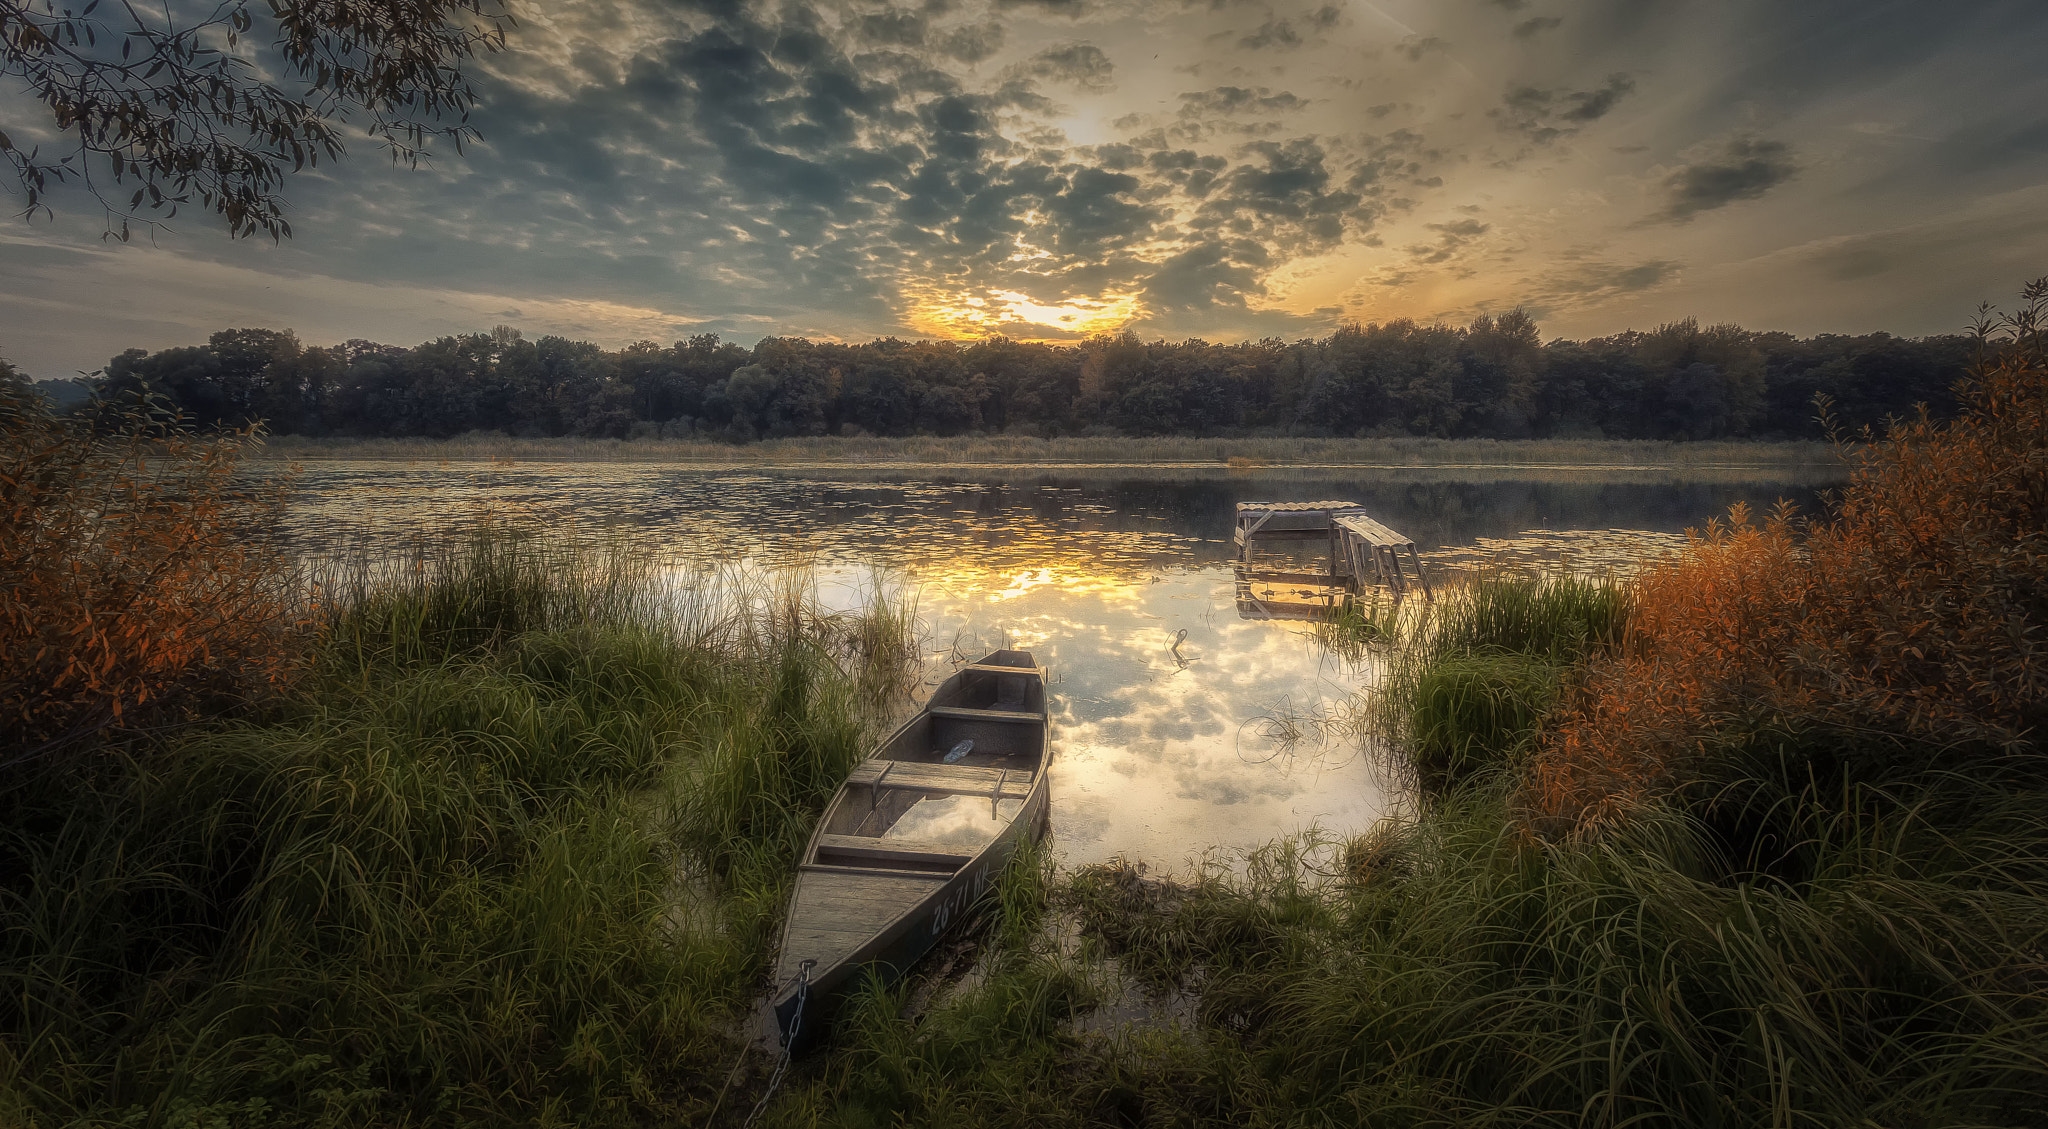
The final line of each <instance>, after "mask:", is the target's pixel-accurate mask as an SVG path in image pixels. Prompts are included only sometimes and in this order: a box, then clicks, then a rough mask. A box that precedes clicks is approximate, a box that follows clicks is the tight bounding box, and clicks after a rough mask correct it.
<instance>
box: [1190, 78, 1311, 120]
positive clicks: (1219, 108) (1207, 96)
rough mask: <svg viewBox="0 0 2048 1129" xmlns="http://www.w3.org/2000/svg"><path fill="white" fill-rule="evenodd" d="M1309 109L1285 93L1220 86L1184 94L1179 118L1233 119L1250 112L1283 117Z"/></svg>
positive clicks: (1262, 88) (1302, 102) (1304, 103)
mask: <svg viewBox="0 0 2048 1129" xmlns="http://www.w3.org/2000/svg"><path fill="white" fill-rule="evenodd" d="M1307 105H1308V103H1307V102H1306V101H1304V100H1302V99H1300V98H1297V97H1295V96H1294V95H1293V94H1291V93H1289V92H1288V91H1285V90H1283V91H1281V92H1280V93H1278V94H1275V93H1273V92H1272V91H1270V90H1268V89H1266V88H1265V87H1263V86H1261V87H1258V88H1257V89H1254V90H1247V89H1245V88H1244V87H1242V86H1218V87H1214V88H1212V89H1209V90H1196V91H1190V92H1188V93H1185V94H1182V95H1181V96H1180V116H1181V117H1184V118H1199V117H1202V116H1205V115H1209V114H1218V115H1230V114H1241V113H1245V112H1247V111H1251V112H1258V113H1284V112H1286V111H1289V110H1299V109H1301V108H1302V107H1304V106H1307Z"/></svg>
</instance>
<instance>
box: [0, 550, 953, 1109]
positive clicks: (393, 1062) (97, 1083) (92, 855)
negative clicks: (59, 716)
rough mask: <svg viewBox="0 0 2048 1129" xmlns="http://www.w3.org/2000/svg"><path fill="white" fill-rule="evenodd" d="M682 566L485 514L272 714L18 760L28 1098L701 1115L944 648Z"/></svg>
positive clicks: (14, 795) (11, 1050)
mask: <svg viewBox="0 0 2048 1129" xmlns="http://www.w3.org/2000/svg"><path fill="white" fill-rule="evenodd" d="M665 575H670V574H665V573H664V572H662V571H661V570H659V569H657V568H656V567H655V563H654V562H651V561H649V560H647V559H646V558H643V557H636V556H634V555H632V554H631V553H630V551H628V550H626V549H625V548H624V547H622V546H616V545H605V544H602V543H598V542H592V541H581V542H579V541H575V540H573V539H572V540H562V539H537V538H533V537H527V536H521V535H518V534H515V533H512V532H509V531H506V530H504V529H496V530H492V529H486V530H483V531H481V532H479V533H478V534H476V535H474V536H473V537H470V538H468V539H466V540H464V541H463V542H461V543H458V544H455V545H451V546H448V547H447V548H446V549H445V550H444V551H442V552H440V553H438V554H431V555H429V556H428V558H427V559H425V560H424V561H421V560H419V559H417V558H415V559H414V560H413V562H411V564H410V566H409V567H405V568H400V569H397V570H395V571H386V572H385V573H383V574H382V575H381V576H380V577H377V578H371V579H364V578H362V574H358V580H357V581H356V582H355V583H354V584H353V585H351V584H350V583H348V582H347V580H346V577H344V578H343V581H342V582H338V583H337V582H332V581H331V582H330V588H329V592H330V597H329V598H330V601H331V604H332V614H331V618H330V619H329V620H328V622H327V623H326V626H325V628H324V630H323V631H322V633H321V635H320V637H319V638H318V640H317V642H316V643H315V645H314V647H313V656H312V659H311V661H310V664H309V667H308V669H307V670H306V671H305V672H304V674H303V675H302V677H301V679H300V681H299V683H298V684H297V685H296V686H295V687H294V688H293V689H292V690H291V692H290V693H288V694H286V695H284V696H282V697H281V698H279V699H277V700H274V701H272V702H270V703H269V704H268V705H267V706H265V707H264V708H263V710H262V711H261V712H260V713H257V714H254V715H250V716H244V717H242V718H240V719H236V720H228V721H216V722H212V723H205V724H202V725H200V726H199V727H197V728H191V729H186V730H183V731H181V732H178V733H175V734H171V735H167V736H160V737H157V738H154V739H145V738H141V737H136V738H133V739H130V740H128V741H125V742H123V743H120V744H116V745H114V746H111V747H107V748H103V749H101V750H99V751H98V752H97V754H96V755H95V756H94V757H92V758H89V759H85V760H74V761H69V762H64V763H63V764H62V765H60V766H58V767H56V768H50V769H47V770H45V771H42V772H38V773H35V774H23V773H17V774H14V775H11V776H9V777H7V778H6V779H5V780H4V781H0V807H4V814H0V924H4V929H0V982H4V990H0V1123H6V1124H10V1125H22V1126H45V1125H46V1126H56V1125H109V1126H112V1125H122V1126H179V1127H184V1126H215V1125H220V1126H237V1127H239V1126H255V1125H270V1124H294V1125H362V1124H394V1125H396V1124H408V1125H466V1124H492V1125H497V1124H566V1123H575V1124H579V1125H607V1124H618V1125H627V1124H631V1125H641V1124H647V1123H649V1122H652V1121H661V1122H665V1123H667V1122H683V1123H688V1122H693V1121H699V1120H701V1119H702V1118H703V1117H704V1116H705V1114H706V1113H707V1112H708V1111H709V1109H710V1107H711V1105H712V1104H713V1102H714V1101H715V1100H716V1096H717V1090H718V1086H719V1084H720V1082H721V1080H723V1079H726V1078H728V1077H729V1076H730V1074H731V1068H732V1067H733V1064H734V1063H735V1061H737V1060H738V1058H739V1052H740V1047H741V1043H740V1041H739V1040H738V1039H736V1038H735V1030H736V1023H737V1021H738V1018H739V1017H740V1016H741V1015H743V1014H744V1013H745V1012H746V1010H747V1008H748V1007H749V1005H750V1003H751V1001H752V1000H753V998H754V997H755V995H756V994H757V988H758V985H759V983H760V980H761V977H762V976H763V975H764V973H765V968H766V958H767V953H768V951H769V949H770V947H771V945H772V940H773V930H774V928H775V925H776V922H777V921H778V920H779V918H780V913H781V902H782V899H783V895H784V890H785V887H786V883H787V881H788V878H789V875H790V874H791V871H792V866H793V860H794V856H795V853H796V851H797V849H798V848H799V847H800V845H801V842H802V840H803V837H804V836H805V835H806V834H807V833H808V830H809V826H810V823H811V821H812V820H813V819H814V818H815V814H816V812H817V811H818V810H819V808H820V806H821V805H822V803H823V802H824V800H825V799H826V798H827V797H829V795H830V794H831V792H832V791H833V789H834V788H835V787H836V786H837V784H838V782H839V780H840V779H842V778H843V777H844V775H845V773H846V771H847V770H848V769H849V768H850V767H851V766H852V765H853V764H854V763H855V761H856V760H857V759H858V757H859V756H860V755H861V751H862V748H863V746H864V743H865V741H866V739H867V738H868V735H869V729H870V727H871V726H872V725H873V724H874V723H875V722H876V721H877V720H879V719H880V717H881V716H882V715H883V713H885V712H886V711H887V710H888V709H889V708H891V707H892V705H893V702H892V701H891V694H892V693H900V689H901V686H902V683H903V677H902V675H903V666H902V664H903V663H904V662H905V661H906V660H907V659H908V658H909V657H910V655H911V653H912V652H911V651H910V649H909V647H908V640H907V639H905V638H904V636H903V631H904V628H905V619H904V617H903V616H901V615H882V616H860V615H828V614H826V613H824V612H822V611H821V610H819V609H818V608H816V607H815V606H812V605H811V604H810V603H808V602H807V600H806V599H805V598H804V592H805V591H806V587H805V585H804V584H803V583H802V578H801V577H783V578H781V579H780V580H779V581H778V580H761V581H758V582H755V583H752V584H751V585H749V584H744V583H730V584H727V585H724V586H723V587H720V588H716V589H711V588H705V587H702V586H699V587H697V588H688V587H684V586H683V585H681V584H678V583H670V582H666V581H664V579H663V577H664V576H665ZM711 591H715V592H716V593H718V594H716V595H706V594H705V593H706V592H711ZM741 1079H742V1080H741V1082H740V1086H741V1087H742V1088H744V1087H746V1086H750V1085H752V1084H753V1079H752V1076H751V1075H747V1074H745V1073H744V1072H742V1074H741Z"/></svg>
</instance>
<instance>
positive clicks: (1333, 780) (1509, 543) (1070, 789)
mask: <svg viewBox="0 0 2048 1129" xmlns="http://www.w3.org/2000/svg"><path fill="white" fill-rule="evenodd" d="M1781 498H1783V499H1787V500H1790V501H1792V502H1794V503H1796V504H1798V505H1800V506H1802V508H1805V509H1807V510H1809V511H1810V510H1812V509H1813V508H1814V505H1815V502H1816V498H1815V493H1814V487H1813V484H1812V483H1810V482H1806V483H1795V482H1783V481H1771V480H1757V479H1750V478H1745V477H1744V476H1743V473H1742V472H1733V471H1731V472H1720V473H1714V472H1705V473H1694V474H1691V475H1689V476H1679V475H1674V474H1669V473H1660V472H1654V471H1635V470H1630V471H1595V470H1573V471H1568V472H1543V471H1532V470H1518V469H1512V468H1510V469H1486V468H1478V469H1473V468H1466V469H1456V470H1430V469H1416V468H1399V469H1348V470H1347V469H1325V470H1272V471H1252V472H1226V471H1223V470H1220V469H1219V470H1215V471H1209V470H1206V469H1202V468H1189V467H1160V468H1148V467H1116V468H1084V469H1073V468H1065V469H1057V470H1034V469H1032V468H1029V467H986V468H972V469H964V470H931V469H921V470H920V469H901V468H892V469H888V470H874V471H862V470H859V469H847V468H831V469H818V468H805V469H800V470H797V469H792V470H787V471H778V470H764V469H762V468H758V467H747V468H719V467H676V466H648V465H605V464H557V465H549V464H524V463H522V464H518V465H492V464H485V463H476V464H453V465H435V464H428V463H407V462H396V461H393V462H370V461H365V462H332V463H318V464H313V465H311V466H309V467H308V468H307V469H306V470H305V471H304V472H303V475H302V478H301V489H300V491H299V500H298V501H297V502H296V503H295V505H294V508H293V510H292V513H291V517H290V522H291V527H292V532H293V533H294V535H295V536H296V537H298V538H299V539H301V540H302V541H303V542H304V543H305V544H307V545H309V546H313V547H320V546H330V545H335V544H342V543H349V544H354V543H368V544H370V545H372V546H385V547H388V546H394V545H402V544H404V543H405V542H406V541H407V540H408V539H409V538H411V537H414V536H419V535H430V536H431V535H437V534H441V533H445V532H447V531H448V530H450V529H452V528H459V527H461V526H462V525H465V524H469V523H473V522H475V521H477V520H479V519H481V518H482V517H484V516H485V515H487V514H494V515H497V516H500V517H515V518H520V519H537V520H540V521H542V522H546V523H556V524H560V523H570V522H574V523H578V524H581V525H584V526H590V525H599V524H602V525H619V526H625V527H628V528H630V529H631V530H632V531H633V532H634V533H635V535H636V536H637V537H639V538H642V539H645V540H648V541H651V542H653V543H654V544H656V545H658V546H660V547H661V548H663V549H664V550H666V551H667V552H669V553H671V554H673V555H674V556H675V557H676V558H677V559H678V561H679V562H681V563H682V564H683V565H686V566H687V565H689V564H691V563H696V564H707V563H720V564H725V565H730V564H732V563H734V562H744V563H745V564H747V565H749V566H751V567H762V568H770V567H776V566H778V565H781V564H786V563H790V562H801V563H803V564H804V565H805V566H806V567H808V568H809V569H810V570H811V571H812V574H813V575H814V576H815V577H816V583H817V585H818V592H819V595H820V598H821V599H823V600H825V601H827V602H828V603H831V604H838V605H845V606H853V605H857V604H858V603H859V602H861V601H863V600H864V599H865V598H866V597H867V595H868V594H869V593H871V592H872V591H873V590H874V588H875V586H876V585H877V584H881V585H884V586H886V587H887V588H889V589H890V590H891V591H892V592H896V593H901V594H906V595H910V596H913V597H914V598H915V601H916V607H917V611H918V616H919V620H920V624H921V628H922V636H923V639H924V651H925V659H926V671H925V675H926V680H927V681H928V682H930V683H932V684H936V683H937V682H938V681H939V680H941V679H943V678H944V677H945V675H946V674H947V673H949V672H950V670H951V669H952V666H953V664H954V663H956V662H960V661H968V660H972V659H976V658H979V657H980V656H981V655H982V654H984V653H986V652H987V651H989V650H992V649H994V648H996V647H999V646H1012V647H1024V648H1029V649H1030V650H1032V651H1033V652H1034V654H1035V655H1036V656H1037V657H1038V660H1039V661H1040V662H1041V663H1043V664H1045V665H1046V666H1047V667H1048V668H1049V669H1050V671H1051V676H1052V679H1053V685H1052V687H1051V708H1052V711H1053V720H1054V750H1055V751H1054V757H1053V761H1052V765H1051V768H1050V771H1051V773H1052V782H1051V783H1052V818H1053V827H1054V832H1055V837H1054V844H1055V853H1056V855H1057V856H1058V857H1059V858H1060V859H1061V860H1062V861H1063V862H1065V863H1068V864H1077V863H1084V862H1090V861H1098V860H1104V859H1109V858H1113V857H1117V856H1120V855H1121V856H1124V857H1128V858H1132V859H1137V860H1143V861H1145V862H1146V863H1147V864H1148V865H1149V866H1151V867H1152V868H1153V869H1154V870H1167V871H1171V870H1181V869H1184V868H1185V867H1186V866H1188V865H1189V864H1190V863H1192V862H1194V861H1195V860H1198V859H1199V858H1201V857H1202V856H1203V855H1204V854H1205V853H1208V852H1211V851H1217V850H1220V851H1224V852H1228V851H1231V850H1235V849H1241V848H1245V847H1250V846H1256V845H1258V844H1260V843H1263V842H1266V841H1268V840H1270V839H1272V838H1274V837H1275V836H1277V835H1282V834H1289V833H1293V832H1299V831H1303V830H1307V829H1309V828H1320V829H1322V830H1324V831H1326V832H1329V833H1331V834H1336V835H1343V834H1348V833H1351V832H1355V831H1358V830H1362V829H1363V828H1365V827H1367V826H1369V825H1370V824H1371V823H1372V821H1373V820H1375V819H1377V818H1379V817H1381V816H1382V815H1385V814H1388V813H1389V812H1390V811H1392V810H1393V809H1394V808H1395V806H1396V805H1397V804H1398V803H1399V799H1400V797H1399V792H1398V789H1397V788H1396V787H1395V786H1394V784H1393V782H1391V781H1390V780H1388V779H1386V778H1385V776H1384V775H1383V773H1382V772H1381V771H1380V770H1379V768H1378V762H1377V760H1376V758H1375V757H1374V756H1372V755H1371V750H1369V749H1366V748H1363V747H1361V744H1360V741H1359V738H1358V737H1357V734H1356V728H1355V726H1353V725H1352V724H1350V722H1351V719H1352V718H1353V716H1354V715H1355V711H1356V710H1357V708H1358V700H1357V698H1358V694H1359V691H1360V690H1361V689H1363V688H1364V687H1366V686H1367V685H1369V683H1370V682H1371V680H1372V678H1373V677H1374V676H1375V674H1376V668H1375V665H1374V663H1375V660H1373V659H1372V658H1370V657H1367V658H1365V659H1363V660H1360V661H1357V662H1352V661H1347V660H1345V659H1343V658H1341V657H1339V656H1335V655H1332V654H1331V653H1329V652H1328V651H1327V650H1325V649H1324V648H1322V647H1320V646H1319V645H1317V643H1316V642H1315V640H1314V638H1313V636H1312V634H1311V633H1310V631H1309V629H1308V625H1306V624H1303V623H1298V622H1288V621H1274V620H1254V619H1243V618H1240V617H1239V614H1238V610H1237V602H1236V598H1235V597H1236V585H1235V579H1234V577H1233V574H1232V571H1231V560H1232V556H1233V552H1234V549H1233V547H1232V545H1231V541H1230V537H1231V530H1232V528H1233V523H1234V520H1235V505H1236V503H1238V502H1241V501H1289V500H1298V501H1307V500H1315V499H1336V500H1347V501H1352V502H1357V503H1359V504H1361V505H1363V506H1365V507H1366V508H1367V509H1368V510H1369V511H1370V512H1371V513H1372V514H1373V516H1374V517H1376V518H1378V519H1379V520H1380V521H1382V522H1384V523H1385V524H1387V525H1389V526H1392V527H1393V528H1395V529H1397V530H1399V531H1401V532H1403V533H1405V534H1407V535H1408V536H1410V537H1413V538H1414V539H1415V540H1416V542H1417V545H1418V547H1419V548H1420V549H1421V550H1422V551H1423V557H1424V560H1425V562H1427V564H1428V567H1429V568H1430V569H1431V571H1432V576H1433V577H1436V578H1438V579H1442V578H1444V577H1446V576H1448V575H1451V574H1453V573H1455V572H1457V571H1459V570H1469V569H1473V568H1486V567H1494V566H1501V565H1511V566H1527V567H1567V568H1573V569H1577V570H1581V571H1602V570H1615V569H1625V568H1627V567H1631V565H1632V563H1633V562H1635V561H1636V560H1638V559H1640V557H1641V556H1642V555H1643V554H1645V553H1654V552H1659V551H1664V550H1667V549H1669V548H1670V547H1672V546H1674V545H1676V544H1678V543H1679V542H1680V541H1681V539H1682V538H1681V533H1682V531H1683V530H1684V529H1686V528H1687V527H1689V526H1697V525H1700V524H1702V523H1704V522H1705V521H1706V520H1707V519H1709V518H1712V517H1716V516H1721V515H1724V514H1725V513H1726V512H1727V510H1728V508H1729V507H1730V506H1731V505H1734V504H1736V503H1746V504H1748V505H1749V506H1751V507H1752V508H1753V509H1763V508H1767V507H1768V506H1770V505H1771V504H1772V503H1774V502H1776V501H1777V500H1779V499H1781ZM1281 598H1283V599H1285V598H1286V597H1285V596H1284V595H1283V596H1282V597H1281Z"/></svg>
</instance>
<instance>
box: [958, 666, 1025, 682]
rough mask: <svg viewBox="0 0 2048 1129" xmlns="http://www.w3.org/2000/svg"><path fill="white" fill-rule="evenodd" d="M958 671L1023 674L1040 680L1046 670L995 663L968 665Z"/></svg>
mask: <svg viewBox="0 0 2048 1129" xmlns="http://www.w3.org/2000/svg"><path fill="white" fill-rule="evenodd" d="M958 669H960V670H981V671H987V672H988V673H990V674H1022V675H1028V676H1029V677H1032V678H1040V679H1042V678H1044V677H1045V668H1044V667H1042V666H997V665H995V664H994V663H968V664H967V665H966V666H963V667H960V668H958Z"/></svg>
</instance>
